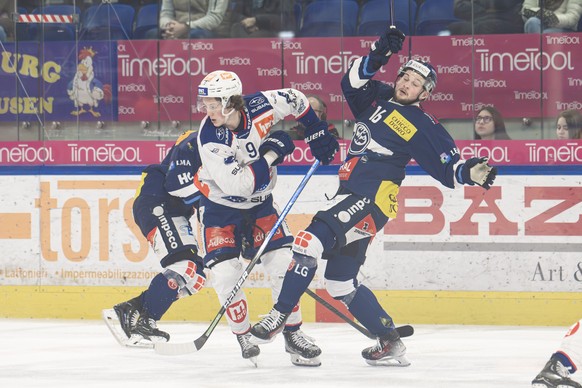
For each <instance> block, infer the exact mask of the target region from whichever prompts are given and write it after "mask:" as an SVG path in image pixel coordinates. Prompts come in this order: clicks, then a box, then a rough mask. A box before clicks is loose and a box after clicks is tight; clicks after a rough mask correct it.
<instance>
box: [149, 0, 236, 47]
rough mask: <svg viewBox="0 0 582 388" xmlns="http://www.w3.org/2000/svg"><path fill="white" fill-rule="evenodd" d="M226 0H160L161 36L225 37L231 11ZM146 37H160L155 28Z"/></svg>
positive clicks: (174, 37) (165, 37)
mask: <svg viewBox="0 0 582 388" xmlns="http://www.w3.org/2000/svg"><path fill="white" fill-rule="evenodd" d="M229 3H230V2H229V0H162V7H161V10H160V27H161V37H162V38H163V39H188V38H199V39H205V38H215V37H228V34H229V29H230V24H231V17H232V16H231V12H230V9H229ZM146 38H148V39H157V38H159V31H158V30H157V29H154V30H151V31H148V32H147V33H146Z"/></svg>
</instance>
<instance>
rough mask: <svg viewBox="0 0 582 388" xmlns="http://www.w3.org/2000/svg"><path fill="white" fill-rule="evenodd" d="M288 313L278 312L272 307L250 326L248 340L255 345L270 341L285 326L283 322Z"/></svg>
mask: <svg viewBox="0 0 582 388" xmlns="http://www.w3.org/2000/svg"><path fill="white" fill-rule="evenodd" d="M289 315H290V313H286V314H283V313H280V312H279V311H277V310H275V308H274V307H273V308H272V309H271V311H270V312H269V314H267V315H265V317H264V318H263V319H261V321H260V322H259V323H257V324H255V325H254V326H253V327H252V328H251V334H252V338H251V339H250V342H251V343H253V344H255V345H260V344H266V343H269V342H272V341H273V340H274V339H275V336H276V335H277V334H279V333H280V332H281V331H283V329H284V328H285V322H287V318H289Z"/></svg>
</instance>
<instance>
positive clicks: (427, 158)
mask: <svg viewBox="0 0 582 388" xmlns="http://www.w3.org/2000/svg"><path fill="white" fill-rule="evenodd" d="M365 58H366V57H361V58H358V59H356V60H355V61H354V62H353V63H352V64H351V66H350V68H349V70H348V72H347V73H346V74H345V75H344V77H343V78H342V82H341V86H342V90H343V93H344V96H345V98H346V100H347V103H348V105H349V107H350V109H351V111H352V113H353V115H354V117H355V118H356V123H355V125H354V131H353V137H352V141H351V144H350V147H349V150H348V156H347V158H346V160H345V162H344V163H343V165H342V166H341V167H340V170H339V177H340V191H339V192H340V193H345V192H350V193H354V194H358V195H362V196H366V197H368V198H370V199H372V200H374V201H375V203H376V204H377V205H378V206H379V207H380V209H382V211H383V212H384V214H386V215H387V216H388V217H389V218H394V217H396V213H397V211H398V201H397V194H398V190H399V187H400V185H401V184H402V181H403V180H404V177H405V167H406V165H407V164H408V163H409V162H410V160H411V159H414V160H415V161H416V162H417V163H418V164H419V166H420V167H421V168H422V169H423V170H425V171H426V172H427V173H428V174H430V175H431V176H432V177H433V178H435V179H436V180H438V181H439V182H441V183H442V184H443V185H444V186H446V187H450V188H454V187H455V185H456V180H455V177H454V176H455V169H456V168H457V166H458V165H459V164H460V162H461V161H460V154H459V149H458V148H457V146H456V145H455V142H454V140H453V138H452V137H451V135H450V134H449V133H448V132H447V130H446V129H445V128H444V127H443V126H442V125H441V124H440V123H439V122H438V120H437V119H435V118H434V117H433V116H431V115H429V114H428V113H426V112H425V111H424V110H423V109H422V107H421V106H420V104H419V103H416V104H412V105H401V104H399V103H397V102H395V101H393V100H392V96H393V93H394V89H393V88H392V87H390V86H388V85H386V84H384V83H382V82H380V81H376V80H372V79H371V78H372V76H373V74H372V75H370V74H367V73H366V72H365V71H364V66H365Z"/></svg>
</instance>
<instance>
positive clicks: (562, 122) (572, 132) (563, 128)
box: [556, 109, 582, 140]
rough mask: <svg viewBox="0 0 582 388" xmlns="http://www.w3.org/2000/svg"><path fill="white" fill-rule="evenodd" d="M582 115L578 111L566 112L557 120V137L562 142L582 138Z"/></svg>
mask: <svg viewBox="0 0 582 388" xmlns="http://www.w3.org/2000/svg"><path fill="white" fill-rule="evenodd" d="M581 135H582V114H581V113H580V112H578V111H577V110H574V109H570V110H565V111H563V112H562V113H560V114H559V115H558V119H557V120H556V137H557V138H558V139H560V140H567V139H580V138H582V136H581Z"/></svg>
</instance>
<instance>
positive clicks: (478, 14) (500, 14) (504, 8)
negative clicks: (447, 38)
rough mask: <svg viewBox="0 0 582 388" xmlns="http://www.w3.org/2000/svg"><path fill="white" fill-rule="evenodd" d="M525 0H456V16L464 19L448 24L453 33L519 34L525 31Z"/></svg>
mask: <svg viewBox="0 0 582 388" xmlns="http://www.w3.org/2000/svg"><path fill="white" fill-rule="evenodd" d="M522 3H523V0H455V3H454V13H455V16H456V17H457V18H459V19H461V20H462V21H459V22H455V23H451V24H449V26H448V29H449V31H450V32H451V34H452V35H471V34H473V33H475V34H518V33H522V32H523V20H522V19H521V15H520V10H521V5H522Z"/></svg>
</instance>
